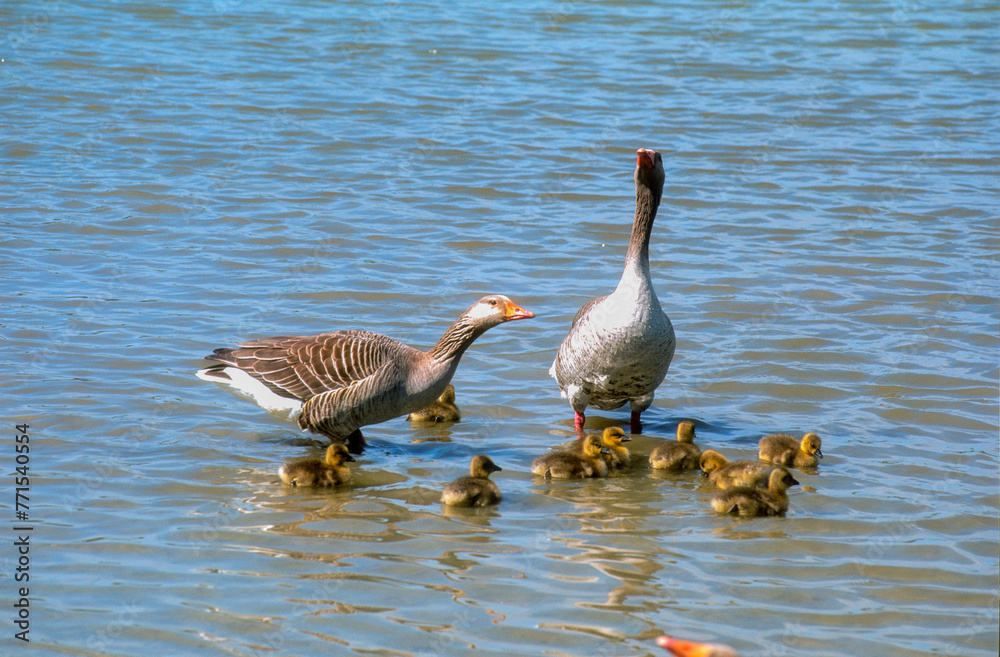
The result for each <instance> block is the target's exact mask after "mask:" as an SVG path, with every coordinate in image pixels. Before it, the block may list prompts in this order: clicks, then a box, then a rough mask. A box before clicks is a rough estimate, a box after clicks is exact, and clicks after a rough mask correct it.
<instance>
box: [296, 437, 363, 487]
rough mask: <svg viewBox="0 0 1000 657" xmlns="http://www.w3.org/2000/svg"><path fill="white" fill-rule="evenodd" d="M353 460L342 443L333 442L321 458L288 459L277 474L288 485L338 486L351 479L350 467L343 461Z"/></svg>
mask: <svg viewBox="0 0 1000 657" xmlns="http://www.w3.org/2000/svg"><path fill="white" fill-rule="evenodd" d="M353 460H354V457H353V456H351V454H350V452H348V451H347V447H346V446H345V445H344V444H343V443H334V444H332V445H330V446H329V447H327V448H326V455H325V458H324V459H323V460H320V459H317V458H304V459H296V460H294V461H289V462H288V463H286V464H284V465H283V466H281V468H279V469H278V476H279V477H281V481H283V482H285V483H286V484H288V485H289V486H306V487H308V486H340V485H341V484H346V483H347V482H348V481H350V480H351V469H350V468H348V467H347V466H346V465H344V462H345V461H353Z"/></svg>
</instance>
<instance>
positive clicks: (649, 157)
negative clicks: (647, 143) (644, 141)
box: [635, 148, 656, 169]
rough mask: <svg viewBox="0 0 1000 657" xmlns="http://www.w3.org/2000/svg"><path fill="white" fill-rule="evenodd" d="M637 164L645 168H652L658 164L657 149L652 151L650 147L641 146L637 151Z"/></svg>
mask: <svg viewBox="0 0 1000 657" xmlns="http://www.w3.org/2000/svg"><path fill="white" fill-rule="evenodd" d="M635 154H636V158H635V163H636V166H639V167H642V168H644V169H652V168H654V167H655V166H656V158H655V157H654V156H655V155H656V151H651V150H649V149H648V148H640V149H639V150H637V151H636V152H635Z"/></svg>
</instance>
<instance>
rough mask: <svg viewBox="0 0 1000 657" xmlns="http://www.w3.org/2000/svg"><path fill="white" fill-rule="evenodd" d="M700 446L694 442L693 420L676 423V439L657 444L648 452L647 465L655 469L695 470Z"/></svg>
mask: <svg viewBox="0 0 1000 657" xmlns="http://www.w3.org/2000/svg"><path fill="white" fill-rule="evenodd" d="M700 459H701V448H700V447H698V446H697V445H695V444H694V422H692V421H690V420H684V421H683V422H681V423H680V424H678V425H677V441H676V442H669V443H663V444H662V445H657V446H656V447H655V448H654V449H653V451H652V452H650V454H649V465H650V466H651V467H653V468H655V469H657V470H668V471H670V472H684V471H685V470H697V469H698V464H699V460H700Z"/></svg>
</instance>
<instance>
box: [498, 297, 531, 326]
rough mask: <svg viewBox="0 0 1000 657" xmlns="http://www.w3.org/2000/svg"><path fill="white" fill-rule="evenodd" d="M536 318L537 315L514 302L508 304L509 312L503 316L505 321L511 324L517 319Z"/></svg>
mask: <svg viewBox="0 0 1000 657" xmlns="http://www.w3.org/2000/svg"><path fill="white" fill-rule="evenodd" d="M534 316H535V313H533V312H531V311H530V310H525V309H524V308H522V307H521V306H519V305H517V304H516V303H514V302H513V301H511V302H510V303H508V304H507V310H506V311H505V312H504V314H503V318H504V320H506V321H508V322H510V321H513V320H515V319H531V318H532V317H534Z"/></svg>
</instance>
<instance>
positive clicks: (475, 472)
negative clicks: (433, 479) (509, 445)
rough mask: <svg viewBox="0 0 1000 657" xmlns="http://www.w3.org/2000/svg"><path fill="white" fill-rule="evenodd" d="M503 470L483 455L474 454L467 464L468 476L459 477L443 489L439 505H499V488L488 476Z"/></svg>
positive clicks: (500, 496)
mask: <svg viewBox="0 0 1000 657" xmlns="http://www.w3.org/2000/svg"><path fill="white" fill-rule="evenodd" d="M501 470H503V468H501V467H500V466H499V465H497V464H496V463H494V462H493V459H491V458H490V457H488V456H486V455H485V454H476V455H475V456H473V457H472V462H471V463H470V464H469V476H468V477H459V478H458V479H456V480H455V481H453V482H451V483H450V484H448V485H447V486H445V487H444V491H442V493H441V503H442V504H448V505H450V506H492V505H494V504H500V500H501V498H502V497H503V495H501V493H500V488H499V487H498V486H497V485H496V484H495V483H493V482H492V481H490V474H491V473H493V472H500V471H501Z"/></svg>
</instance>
